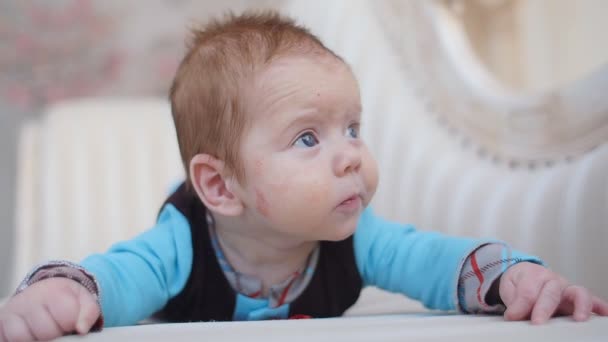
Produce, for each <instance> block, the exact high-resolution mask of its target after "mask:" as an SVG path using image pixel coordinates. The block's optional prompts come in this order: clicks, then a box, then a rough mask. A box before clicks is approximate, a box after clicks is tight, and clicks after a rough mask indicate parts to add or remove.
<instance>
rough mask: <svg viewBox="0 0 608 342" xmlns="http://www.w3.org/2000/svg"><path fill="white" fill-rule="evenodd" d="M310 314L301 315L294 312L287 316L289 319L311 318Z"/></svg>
mask: <svg viewBox="0 0 608 342" xmlns="http://www.w3.org/2000/svg"><path fill="white" fill-rule="evenodd" d="M311 318H312V316H309V315H303V314H296V315H291V316H290V317H289V319H311Z"/></svg>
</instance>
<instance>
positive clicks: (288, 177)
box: [237, 56, 378, 240]
mask: <svg viewBox="0 0 608 342" xmlns="http://www.w3.org/2000/svg"><path fill="white" fill-rule="evenodd" d="M247 102H248V103H249V107H248V109H249V111H248V113H247V115H250V117H249V119H250V122H251V125H250V126H249V128H248V129H246V131H245V132H244V136H243V139H242V145H241V146H240V152H239V153H240V156H241V158H242V161H243V167H244V170H245V176H246V182H245V183H246V184H239V185H237V188H238V189H237V191H238V192H239V195H240V197H241V198H242V199H243V201H244V203H245V207H246V210H247V211H248V213H247V214H248V215H250V216H249V219H251V220H254V221H256V222H257V223H258V224H259V225H260V226H265V227H269V228H270V229H272V230H274V231H276V233H279V234H281V235H285V236H289V237H293V238H298V239H304V240H341V239H344V238H346V237H348V236H349V235H351V234H352V233H353V232H354V231H355V228H356V226H357V222H358V220H359V216H360V214H361V212H362V210H363V209H364V208H365V207H366V206H367V204H368V203H369V201H370V200H371V198H372V196H373V194H374V192H375V191H376V186H377V183H378V175H377V169H376V163H375V161H374V159H373V158H372V156H371V155H370V152H369V150H368V149H367V147H366V146H365V144H364V142H363V141H362V140H361V137H360V136H359V124H360V119H361V102H360V97H359V88H358V84H357V81H356V80H355V78H354V76H353V74H352V72H351V71H350V69H349V68H348V67H347V66H346V65H344V64H343V63H342V62H340V61H338V60H336V59H334V58H333V57H329V56H328V57H325V58H315V59H312V58H304V57H300V58H296V57H292V58H283V59H280V60H278V61H275V62H273V64H272V65H271V66H270V67H269V68H268V69H267V70H265V71H263V72H262V73H261V74H260V75H258V77H257V78H256V80H255V84H254V86H253V89H250V92H249V93H248V95H247Z"/></svg>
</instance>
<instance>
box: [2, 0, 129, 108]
mask: <svg viewBox="0 0 608 342" xmlns="http://www.w3.org/2000/svg"><path fill="white" fill-rule="evenodd" d="M4 6H6V5H4ZM0 21H3V22H4V23H5V26H4V27H3V30H2V32H1V33H2V35H3V36H2V37H0V38H1V40H0V41H1V42H2V43H0V54H2V55H4V56H8V58H2V59H0V69H2V70H6V71H7V72H5V73H4V75H3V76H4V77H3V78H2V79H0V96H2V97H3V98H4V99H5V100H6V101H8V102H9V103H11V104H13V105H16V106H18V107H22V108H26V109H27V108H37V107H40V106H44V105H46V104H47V103H50V102H55V101H58V100H61V99H65V98H69V97H75V96H86V95H93V94H94V93H95V92H96V91H97V90H98V89H100V88H102V87H103V86H104V82H111V81H114V80H115V79H116V78H117V75H118V74H119V73H120V69H121V67H122V65H123V61H124V56H123V53H122V52H120V51H117V50H116V48H115V47H114V46H112V41H111V37H112V36H111V35H112V33H113V31H112V27H113V19H112V18H111V17H110V16H109V15H107V14H104V13H103V12H101V11H96V10H95V9H94V8H93V5H92V3H91V1H90V0H73V1H61V2H28V1H23V2H21V1H20V2H15V3H13V4H12V5H10V6H9V8H8V10H7V11H2V14H0Z"/></svg>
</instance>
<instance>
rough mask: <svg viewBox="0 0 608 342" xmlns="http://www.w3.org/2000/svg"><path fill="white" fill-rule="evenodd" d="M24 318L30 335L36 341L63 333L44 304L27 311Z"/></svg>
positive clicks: (46, 339) (49, 338)
mask: <svg viewBox="0 0 608 342" xmlns="http://www.w3.org/2000/svg"><path fill="white" fill-rule="evenodd" d="M25 320H26V322H27V325H28V326H29V327H30V331H31V333H32V335H33V336H34V338H35V339H36V340H38V341H48V340H51V339H53V338H57V337H59V336H61V335H63V330H62V329H61V327H60V326H59V324H57V322H56V321H55V319H54V318H53V316H52V315H51V312H50V311H49V309H48V307H47V306H46V305H42V306H41V307H39V308H37V309H35V310H32V311H31V312H29V313H28V314H27V315H26V316H25Z"/></svg>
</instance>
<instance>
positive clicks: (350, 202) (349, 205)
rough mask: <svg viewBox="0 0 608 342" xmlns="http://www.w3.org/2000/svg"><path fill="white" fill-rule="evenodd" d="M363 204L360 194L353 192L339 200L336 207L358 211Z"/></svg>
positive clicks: (347, 210)
mask: <svg viewBox="0 0 608 342" xmlns="http://www.w3.org/2000/svg"><path fill="white" fill-rule="evenodd" d="M362 205H363V200H362V198H361V195H360V194H354V195H351V196H349V197H348V198H346V199H345V200H343V201H342V202H340V204H338V207H337V208H336V209H338V210H340V211H345V212H353V211H358V210H359V209H360V208H361V206H362Z"/></svg>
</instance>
